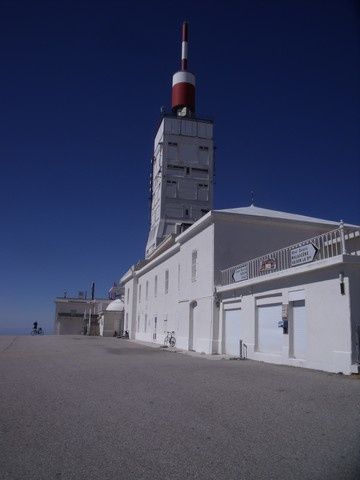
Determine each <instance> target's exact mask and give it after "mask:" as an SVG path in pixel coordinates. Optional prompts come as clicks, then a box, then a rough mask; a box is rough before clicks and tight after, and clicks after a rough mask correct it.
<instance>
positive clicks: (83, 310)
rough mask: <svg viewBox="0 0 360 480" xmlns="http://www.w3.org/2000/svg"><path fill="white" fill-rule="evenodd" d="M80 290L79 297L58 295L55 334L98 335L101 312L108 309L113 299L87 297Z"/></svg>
mask: <svg viewBox="0 0 360 480" xmlns="http://www.w3.org/2000/svg"><path fill="white" fill-rule="evenodd" d="M81 293H82V292H80V295H79V297H57V298H56V299H55V323H54V333H55V335H81V334H84V333H86V334H89V335H98V333H99V323H98V321H99V314H100V313H101V312H102V311H103V310H105V309H106V307H107V306H108V305H109V303H110V302H111V300H108V299H104V298H99V299H94V300H91V299H86V298H84V295H83V294H81Z"/></svg>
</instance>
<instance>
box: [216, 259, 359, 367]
mask: <svg viewBox="0 0 360 480" xmlns="http://www.w3.org/2000/svg"><path fill="white" fill-rule="evenodd" d="M340 270H341V268H340ZM340 270H339V267H337V268H331V269H322V270H318V271H314V272H311V273H307V274H302V275H297V276H294V277H289V278H287V279H285V278H283V279H278V280H276V281H271V282H268V283H266V284H263V285H262V286H260V285H254V286H253V287H252V288H251V289H249V288H247V289H246V290H241V289H237V295H239V296H238V297H237V298H231V294H230V293H228V294H226V295H225V294H223V296H224V299H223V300H222V305H221V316H220V317H221V325H222V322H223V320H224V308H225V305H229V302H238V303H239V305H241V314H240V315H241V316H240V318H241V320H240V322H241V324H240V328H241V338H242V340H243V341H244V342H245V343H246V344H247V347H248V358H251V359H254V360H260V361H265V362H270V363H277V364H285V365H292V366H299V367H306V368H313V369H318V370H325V371H328V372H342V373H344V374H350V373H352V372H355V371H357V365H355V364H354V362H353V348H352V322H353V320H352V318H356V315H358V312H356V311H355V310H354V309H353V310H352V311H351V310H350V295H351V289H350V285H351V282H352V273H351V272H350V271H346V269H345V272H344V284H345V294H344V295H342V294H341V291H340V280H339V273H340ZM342 270H344V268H342ZM354 281H357V276H355V277H354ZM294 292H296V294H294ZM226 297H227V298H226ZM292 299H304V300H305V308H306V329H307V351H306V355H304V357H305V358H304V359H297V358H293V357H292V356H291V341H292V338H291V335H292V329H291V325H290V322H291V321H292V318H291V305H292V304H291V300H292ZM257 302H258V304H259V303H260V304H262V305H267V304H271V303H282V304H283V305H289V307H288V312H289V316H288V322H289V330H288V332H289V333H288V334H283V336H282V339H283V345H282V352H281V353H278V354H275V353H274V354H272V353H263V352H260V351H257V347H256V344H257V335H258V332H257V320H256V314H257V306H256V304H257ZM289 302H290V303H289ZM221 332H222V327H221V328H220V336H221ZM220 345H221V350H220V352H221V353H223V352H224V339H223V338H222V340H221V342H220Z"/></svg>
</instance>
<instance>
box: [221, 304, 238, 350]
mask: <svg viewBox="0 0 360 480" xmlns="http://www.w3.org/2000/svg"><path fill="white" fill-rule="evenodd" d="M240 312H241V310H240V308H239V309H236V310H225V311H224V314H225V315H224V339H225V342H224V346H225V353H226V354H227V355H234V356H239V340H240V338H241V337H240Z"/></svg>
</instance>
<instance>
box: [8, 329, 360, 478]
mask: <svg viewBox="0 0 360 480" xmlns="http://www.w3.org/2000/svg"><path fill="white" fill-rule="evenodd" d="M0 352H1V353H0V388H1V390H0V429H1V432H0V433H1V434H0V448H1V450H0V452H1V454H0V478H1V479H2V480H8V479H11V480H17V479H19V480H20V479H21V480H24V479H26V480H31V479H36V480H42V479H46V480H52V479H55V480H58V479H76V480H82V479H87V480H91V479H99V480H108V479H116V480H118V479H151V480H154V479H170V478H171V479H207V480H208V479H221V480H222V479H234V480H235V479H236V480H239V479H240V480H241V479H244V480H252V479H254V480H261V479H264V480H265V479H266V480H271V479H276V480H282V479H287V480H288V479H291V480H297V479H299V480H306V479H311V480H319V479H324V480H341V479H347V480H348V479H349V480H350V479H351V480H355V479H357V480H358V479H359V478H360V380H358V379H355V378H351V377H344V376H339V375H330V374H326V373H320V372H312V371H306V370H301V369H295V368H289V367H279V366H273V365H267V364H261V363H257V362H252V361H245V362H239V361H226V360H219V361H210V360H207V359H204V358H196V357H193V356H186V355H180V354H172V353H170V352H164V351H162V350H160V349H158V348H156V349H154V348H148V347H145V346H142V345H136V344H134V343H130V342H128V341H126V340H118V339H113V338H108V339H106V338H105V339H103V338H99V337H81V336H79V337H75V336H67V337H51V336H44V337H30V336H29V337H0Z"/></svg>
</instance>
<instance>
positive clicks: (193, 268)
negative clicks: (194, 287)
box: [191, 250, 197, 283]
mask: <svg viewBox="0 0 360 480" xmlns="http://www.w3.org/2000/svg"><path fill="white" fill-rule="evenodd" d="M196 275H197V250H193V251H192V254H191V281H192V282H193V283H194V282H196Z"/></svg>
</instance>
